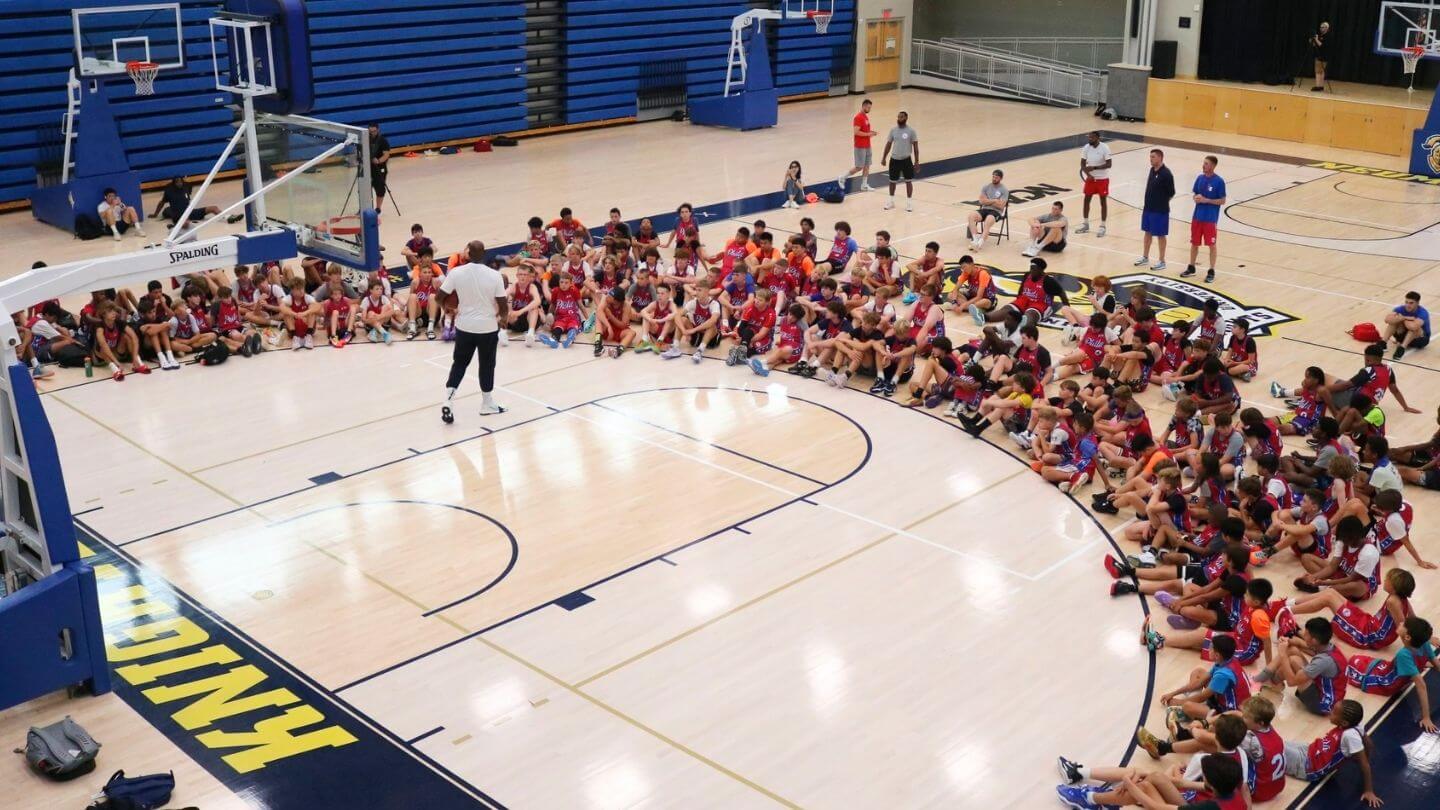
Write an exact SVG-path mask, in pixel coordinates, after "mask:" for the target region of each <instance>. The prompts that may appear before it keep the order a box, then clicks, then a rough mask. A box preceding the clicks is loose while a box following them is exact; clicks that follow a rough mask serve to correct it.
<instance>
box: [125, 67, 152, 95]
mask: <svg viewBox="0 0 1440 810" xmlns="http://www.w3.org/2000/svg"><path fill="white" fill-rule="evenodd" d="M125 72H126V73H129V74H130V78H132V79H134V80H135V95H137V96H153V95H155V77H156V76H158V75H160V66H159V65H157V64H155V63H154V62H126V63H125Z"/></svg>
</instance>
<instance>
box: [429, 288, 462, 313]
mask: <svg viewBox="0 0 1440 810" xmlns="http://www.w3.org/2000/svg"><path fill="white" fill-rule="evenodd" d="M435 295H436V296H438V297H439V299H440V308H441V309H444V310H447V311H450V312H454V311H455V308H456V307H458V306H460V296H459V294H457V293H454V292H448V293H447V292H445V291H443V290H442V291H440V292H437V293H436V294H435Z"/></svg>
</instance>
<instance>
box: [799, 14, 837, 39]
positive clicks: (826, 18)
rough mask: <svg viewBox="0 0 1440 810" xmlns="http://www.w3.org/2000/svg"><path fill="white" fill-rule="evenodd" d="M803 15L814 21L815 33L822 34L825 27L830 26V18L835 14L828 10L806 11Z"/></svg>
mask: <svg viewBox="0 0 1440 810" xmlns="http://www.w3.org/2000/svg"><path fill="white" fill-rule="evenodd" d="M805 16H806V17H809V18H810V19H811V20H813V21H814V22H815V33H817V34H823V33H825V29H826V28H829V27H830V18H831V17H833V16H835V14H834V12H830V11H807V12H805Z"/></svg>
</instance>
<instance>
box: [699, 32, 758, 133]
mask: <svg viewBox="0 0 1440 810" xmlns="http://www.w3.org/2000/svg"><path fill="white" fill-rule="evenodd" d="M760 25H761V24H760V23H758V22H757V23H756V24H755V26H754V27H753V28H751V29H750V30H749V32H748V37H749V38H748V39H747V40H746V42H745V59H746V61H747V64H748V67H747V68H746V70H745V88H744V89H743V90H742V91H741V92H740V93H738V94H736V95H733V96H719V97H716V98H704V99H696V100H695V101H692V102H690V122H691V123H693V124H700V125H702V126H713V127H729V128H731V129H740V130H745V129H760V128H761V127H773V126H775V122H776V121H777V120H779V117H780V93H779V91H777V90H776V89H775V76H774V74H773V73H771V71H770V53H769V48H768V47H767V45H766V43H765V35H764V33H763V32H762V30H761V27H760Z"/></svg>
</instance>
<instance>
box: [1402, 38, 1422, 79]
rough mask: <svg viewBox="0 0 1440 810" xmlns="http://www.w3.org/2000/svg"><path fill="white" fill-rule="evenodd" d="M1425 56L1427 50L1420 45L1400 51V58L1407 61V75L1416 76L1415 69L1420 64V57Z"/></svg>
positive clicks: (1408, 46) (1406, 47) (1410, 46)
mask: <svg viewBox="0 0 1440 810" xmlns="http://www.w3.org/2000/svg"><path fill="white" fill-rule="evenodd" d="M1424 55H1425V48H1424V47H1422V46H1420V45H1406V46H1405V47H1403V48H1401V49H1400V58H1401V59H1403V60H1404V61H1405V75H1406V76H1414V75H1415V68H1416V67H1417V66H1418V65H1419V64H1420V57H1422V56H1424Z"/></svg>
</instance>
